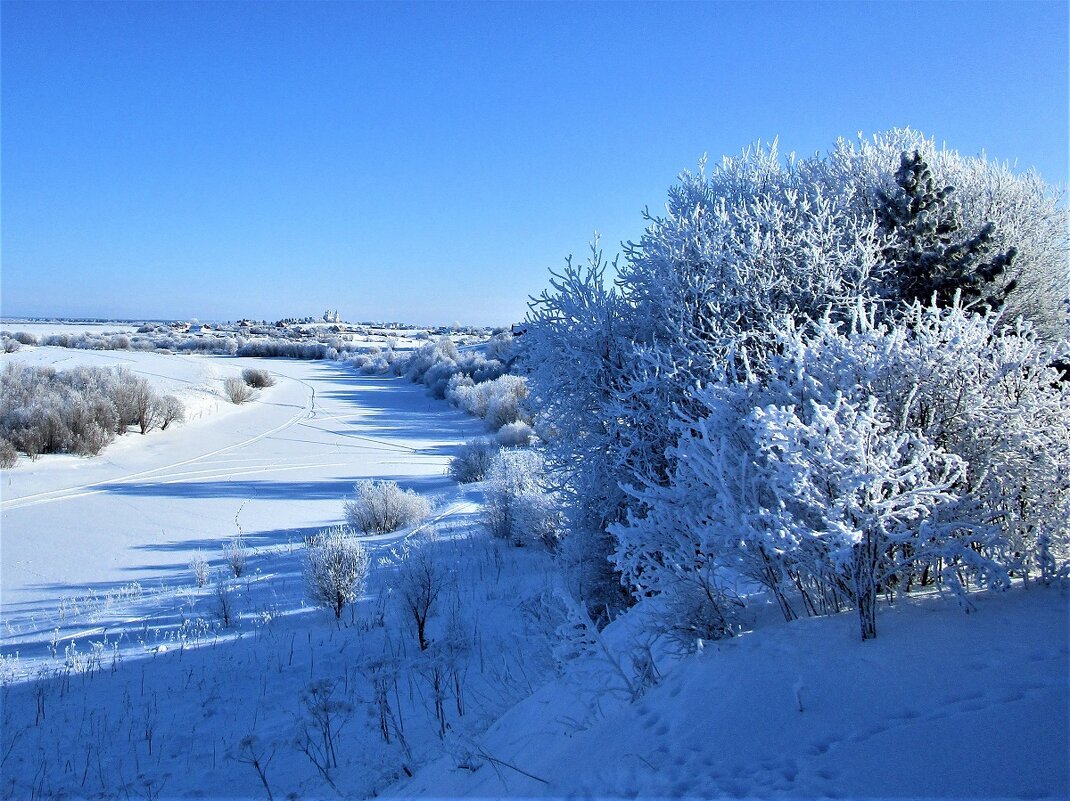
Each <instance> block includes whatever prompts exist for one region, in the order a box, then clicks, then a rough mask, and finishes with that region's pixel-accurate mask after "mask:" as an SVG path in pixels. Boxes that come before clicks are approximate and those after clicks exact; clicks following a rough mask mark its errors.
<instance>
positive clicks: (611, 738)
mask: <svg viewBox="0 0 1070 801" xmlns="http://www.w3.org/2000/svg"><path fill="white" fill-rule="evenodd" d="M974 601H975V603H976V605H977V611H976V612H975V613H973V614H970V615H964V614H963V612H962V610H961V609H960V608H958V606H957V605H956V604H954V603H952V602H946V601H941V600H938V599H930V600H929V601H928V602H913V603H911V604H903V605H900V606H899V607H898V608H895V609H885V610H882V614H881V633H880V636H879V637H878V639H877V640H874V641H869V642H866V643H863V642H861V641H859V639H858V636H857V622H856V620H855V619H854V616H853V615H842V616H839V617H833V618H819V619H809V620H800V621H796V622H793V623H790V624H778V625H772V626H769V627H764V628H761V629H759V630H756V631H752V632H748V633H746V634H744V635H743V636H741V637H738V638H736V639H733V640H729V641H724V642H720V643H713V644H708V645H707V646H706V648H705V650H704V651H703V652H702V653H700V654H698V655H695V656H693V657H688V658H686V659H685V660H684V661H682V662H681V663H680V664H678V665H676V666H675V667H674V668H673V669H672V670H671V671H669V672H668V674H667V675H666V676H665V677H664V678H663V680H662V681H661V682H660V684H658V685H657V686H655V687H653V688H651V689H650V690H649V691H648V692H647V693H646V695H645V696H644V697H642V698H641V699H640V700H639V701H638V702H636V703H634V704H629V703H627V702H626V701H624V700H622V699H620V698H618V697H615V696H614V694H613V693H612V692H608V691H602V692H601V693H599V692H598V691H597V690H596V687H597V686H598V685H597V682H593V683H592V681H591V680H590V679H589V678H588V679H586V680H585V681H581V682H575V681H571V682H570V681H568V680H562V681H558V682H554V683H552V684H550V685H548V686H546V687H544V688H543V689H542V690H540V691H539V692H537V693H536V694H535V695H533V696H532V697H531V698H529V699H527V700H526V701H524V702H522V703H521V704H519V705H518V706H517V707H516V708H514V709H513V710H511V711H510V712H509V713H508V714H506V715H505V716H504V717H503V718H502V720H500V721H499V722H498V723H497V724H496V725H495V726H494V727H493V728H492V729H491V730H490V732H489V733H488V735H487V736H486V737H485V738H484V739H483V740H482V741H481V747H482V749H483V751H484V753H485V755H489V757H493V758H494V760H499V761H498V762H494V761H489V760H487V759H484V760H483V764H482V765H481V767H479V768H478V769H477V770H475V771H474V772H473V771H471V770H468V769H458V768H457V767H456V766H455V765H454V764H452V763H451V762H450V761H449V760H442V761H440V762H438V763H437V764H435V765H433V766H431V767H429V768H427V769H426V770H424V771H423V772H421V773H419V774H418V775H417V777H416V778H415V779H414V780H412V781H411V782H404V783H402V784H400V785H399V786H398V787H396V788H395V789H394V793H395V794H396V795H397V796H400V797H407V798H408V797H424V798H444V797H454V796H490V797H498V796H511V797H535V796H537V797H589V798H590V797H595V798H635V797H641V798H647V797H697V798H721V797H725V798H744V797H747V798H771V797H793V798H875V797H906V798H927V797H941V798H947V797H956V798H988V797H1009V798H1065V797H1067V795H1068V793H1070V782H1068V760H1070V756H1068V754H1070V743H1068V724H1070V713H1068V699H1067V683H1068V676H1070V672H1068V643H1067V629H1068V616H1067V611H1068V606H1067V593H1066V591H1065V589H1054V588H1050V589H1049V588H1033V589H1030V590H1028V591H1022V590H1016V591H1013V592H1011V593H1008V594H1006V595H1003V596H995V597H993V596H988V595H984V596H977V597H975V598H974ZM599 707H600V708H601V710H602V711H601V712H600V711H598V708H599ZM520 771H523V772H524V773H527V774H530V776H525V775H523V774H522V773H521V772H520ZM533 777H534V778H533Z"/></svg>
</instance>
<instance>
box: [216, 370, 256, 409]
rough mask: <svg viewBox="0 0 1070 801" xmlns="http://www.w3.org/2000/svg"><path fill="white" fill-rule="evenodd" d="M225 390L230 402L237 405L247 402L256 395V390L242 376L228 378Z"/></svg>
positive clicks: (224, 385)
mask: <svg viewBox="0 0 1070 801" xmlns="http://www.w3.org/2000/svg"><path fill="white" fill-rule="evenodd" d="M223 391H224V392H225V393H226V395H227V397H228V398H229V399H230V402H231V403H233V404H236V405H240V404H242V403H246V402H247V401H250V400H252V399H253V398H255V397H256V392H255V391H254V390H253V388H252V387H250V386H249V385H248V384H246V383H245V382H244V381H242V380H241V379H240V378H233V377H231V378H228V379H227V380H226V381H224V382H223Z"/></svg>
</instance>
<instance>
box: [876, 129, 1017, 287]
mask: <svg viewBox="0 0 1070 801" xmlns="http://www.w3.org/2000/svg"><path fill="white" fill-rule="evenodd" d="M895 183H896V186H897V187H898V191H895V192H893V193H892V194H887V193H885V192H878V193H877V196H878V207H877V219H878V222H879V223H880V225H881V228H882V229H883V230H884V231H885V232H886V233H888V234H891V236H892V243H891V244H890V245H889V246H888V247H887V248H885V250H884V258H885V260H886V261H887V263H888V264H889V265H890V266H891V267H892V268H893V269H892V271H891V273H890V277H889V281H890V283H891V291H892V293H893V294H894V296H895V297H896V298H897V299H901V300H905V301H907V302H908V303H909V302H913V301H915V300H920V301H921V302H922V303H925V304H927V303H929V302H930V301H933V300H935V303H936V305H937V306H942V307H944V306H949V305H951V303H952V302H953V300H954V298H955V295H956V293H960V294H961V298H962V301H963V303H965V304H967V305H972V306H981V307H982V308H985V307H987V308H999V307H1000V306H1002V305H1003V303H1004V302H1005V301H1006V299H1007V296H1008V295H1009V294H1010V293H1011V292H1013V291H1014V289H1015V286H1016V282H1015V281H1014V280H1011V281H1009V282H1007V283H1005V284H1003V285H1002V286H996V285H995V284H994V282H995V281H996V279H997V278H999V277H1000V276H1002V275H1003V274H1004V273H1006V271H1007V269H1008V267H1010V266H1011V262H1012V261H1013V260H1014V256H1015V253H1016V250H1015V248H1013V247H1012V248H1009V249H1008V250H1006V251H1004V252H993V251H994V245H993V241H992V240H993V232H994V226H993V224H992V223H991V222H988V223H985V224H984V225H983V226H982V227H981V229H980V230H979V231H977V233H975V234H974V235H973V236H963V232H962V231H961V226H960V224H959V221H958V209H957V206H956V204H955V202H954V201H953V200H952V197H951V196H952V194H953V193H954V191H955V188H954V187H953V186H944V187H939V186H938V185H937V183H936V180H935V179H934V177H933V174H932V171H931V170H930V169H929V165H928V164H927V163H926V162H925V160H924V159H923V158H922V157H921V154H920V153H918V151H916V150H915V151H914V153H913V154H909V153H906V152H904V153H903V154H902V155H901V160H900V165H899V169H898V170H897V171H896V173H895Z"/></svg>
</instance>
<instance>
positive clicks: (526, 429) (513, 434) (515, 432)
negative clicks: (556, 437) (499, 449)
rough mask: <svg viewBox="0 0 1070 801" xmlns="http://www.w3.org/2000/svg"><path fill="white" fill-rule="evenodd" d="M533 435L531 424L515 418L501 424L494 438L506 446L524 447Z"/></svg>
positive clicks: (528, 443)
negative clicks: (512, 420) (513, 420)
mask: <svg viewBox="0 0 1070 801" xmlns="http://www.w3.org/2000/svg"><path fill="white" fill-rule="evenodd" d="M534 436H535V432H534V431H533V430H532V428H531V426H529V425H528V424H527V423H525V422H524V421H523V420H517V421H515V422H512V423H506V424H505V425H504V426H502V427H501V428H500V429H499V430H498V433H497V434H496V435H495V439H497V440H498V444H499V445H501V446H503V447H506V448H526V447H527V446H528V445H530V444H531V439H532V437H534Z"/></svg>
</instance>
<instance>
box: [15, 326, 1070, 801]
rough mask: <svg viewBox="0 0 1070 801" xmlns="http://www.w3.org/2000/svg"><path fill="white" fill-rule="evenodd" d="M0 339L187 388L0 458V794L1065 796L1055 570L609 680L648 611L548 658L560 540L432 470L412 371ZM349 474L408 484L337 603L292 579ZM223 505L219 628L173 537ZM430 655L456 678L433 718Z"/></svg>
mask: <svg viewBox="0 0 1070 801" xmlns="http://www.w3.org/2000/svg"><path fill="white" fill-rule="evenodd" d="M0 360H17V361H18V362H19V363H24V364H55V365H56V366H57V367H64V366H73V365H74V364H92V365H97V366H107V365H109V364H120V363H121V364H124V365H125V366H127V367H129V368H130V369H132V370H134V371H135V372H136V373H138V374H139V375H143V376H145V377H147V378H149V379H150V380H151V381H152V383H153V384H154V386H156V387H157V388H158V389H160V390H161V391H168V392H174V393H176V394H179V395H180V396H181V397H182V399H183V401H184V402H186V404H187V406H188V407H190V408H191V409H192V410H193V413H192V414H191V415H190V420H189V421H188V422H186V423H184V424H180V425H176V426H173V427H171V428H169V429H168V430H167V431H163V432H161V431H152V432H150V433H149V434H147V435H145V436H142V435H140V434H136V433H131V434H127V435H124V436H123V437H121V438H119V440H117V441H116V442H115V443H114V444H112V445H111V446H109V447H108V448H106V449H105V450H104V451H103V452H102V454H101V455H100V456H98V457H94V458H89V459H87V458H81V457H71V456H42V457H41V458H40V459H39V460H38V461H37V462H30V461H29V460H27V459H25V458H22V459H20V463H19V465H18V466H17V467H16V468H15V469H13V470H5V471H4V472H3V473H2V474H0V475H2V488H0V493H2V494H0V511H2V517H0V522H2V530H0V549H2V551H0V557H2V558H0V589H2V596H0V612H2V617H3V631H2V632H0V716H2V720H0V758H2V759H3V763H2V764H3V777H2V782H0V787H2V788H3V789H2V792H0V797H2V798H11V799H23V798H31V797H65V798H111V797H144V798H161V799H171V798H220V799H222V798H228V799H252V798H264V797H268V795H271V796H273V797H274V798H278V799H281V798H288V797H293V798H304V799H313V798H334V797H344V798H361V797H366V796H369V795H371V794H378V795H388V796H391V797H404V798H445V797H566V796H568V797H593V798H600V799H601V798H605V799H608V798H623V797H643V798H653V797H659V798H660V797H688V798H695V797H701V798H720V797H726V798H727V797H755V798H769V797H791V798H833V797H843V798H872V797H910V798H925V797H958V798H982V797H993V798H994V797H1010V798H1065V797H1068V796H1070V765H1068V754H1070V742H1068V723H1070V710H1068V703H1070V702H1068V688H1067V685H1068V682H1067V676H1068V675H1070V647H1068V628H1070V626H1068V621H1070V601H1068V594H1067V589H1066V588H1065V586H1061V585H1058V584H1057V585H1055V586H1052V587H1041V586H1037V585H1032V586H1030V587H1029V588H1028V589H1022V588H1020V587H1016V588H1015V589H1013V590H1011V591H1010V592H1007V593H1003V594H988V593H979V594H972V595H971V596H970V598H971V600H972V601H973V603H974V604H975V606H976V610H975V611H974V612H973V613H971V614H968V615H967V614H964V612H963V610H962V609H961V608H960V607H959V605H958V604H957V603H956V602H955V601H953V600H949V599H942V598H939V597H937V596H921V597H918V598H913V599H911V600H910V601H909V602H900V603H898V604H897V605H896V606H895V607H894V608H889V607H887V606H886V605H885V604H883V603H882V605H881V607H880V610H879V612H878V616H879V623H880V628H879V636H878V637H877V638H876V639H875V640H870V641H867V642H861V641H859V638H858V632H857V625H858V624H857V618H856V616H855V615H854V614H853V613H848V614H844V615H840V616H836V617H828V618H813V619H806V620H797V621H794V622H791V623H784V622H780V621H779V620H777V614H776V611H775V610H774V609H771V608H769V609H765V610H759V611H758V612H756V613H754V614H753V615H752V617H751V618H749V619H748V623H747V629H748V630H747V631H745V632H744V633H743V634H742V635H740V636H738V637H735V638H733V639H730V640H724V641H718V642H707V643H704V645H703V648H702V649H701V650H700V652H699V653H696V654H694V655H691V656H683V657H678V656H672V655H670V654H667V653H664V648H663V645H664V643H662V642H659V643H656V644H655V646H656V647H655V653H656V655H657V658H658V661H657V667H658V671H659V678H658V680H657V681H656V682H654V683H653V684H652V685H651V686H648V687H646V689H645V692H643V694H642V695H641V697H639V698H638V699H637V700H634V701H633V700H631V698H630V695H631V694H630V693H629V692H626V691H625V690H624V687H623V679H622V674H621V673H620V672H619V671H618V668H623V670H624V671H625V673H624V675H625V676H627V675H630V669H631V666H632V664H633V662H632V656H633V652H634V642H635V639H634V638H635V636H636V635H637V633H639V632H641V631H642V630H643V624H644V616H645V615H647V614H648V613H649V611H650V610H649V609H648V608H647V607H646V606H645V605H640V606H639V607H637V608H636V609H634V610H632V611H631V612H629V613H628V614H626V615H624V616H623V617H621V618H619V619H618V620H616V621H615V622H614V623H612V624H611V625H610V626H609V627H608V628H607V629H606V630H605V632H603V635H604V641H605V643H606V647H607V649H608V651H607V652H595V653H592V654H590V655H588V656H583V657H580V658H578V659H574V660H571V661H564V660H563V659H562V658H561V650H562V649H561V648H560V644H561V643H560V636H561V631H562V629H561V627H560V626H559V624H560V623H561V620H560V618H559V617H555V613H554V611H553V610H554V606H553V603H552V602H551V601H547V600H546V598H547V597H548V596H550V597H552V594H553V591H554V589H555V588H558V587H559V584H560V577H559V576H560V572H559V570H558V569H557V567H556V566H555V564H554V562H553V560H552V558H551V557H550V555H549V554H547V553H546V552H545V551H544V550H543V549H541V548H539V547H536V546H530V547H524V548H516V547H513V546H511V545H509V544H508V543H505V542H503V541H500V540H495V539H493V538H491V537H489V536H488V534H487V533H486V529H485V528H484V526H483V525H482V523H481V520H480V517H481V513H482V508H483V503H484V498H483V490H484V488H485V487H484V485H480V484H472V485H463V486H458V485H457V484H455V483H454V482H453V481H451V480H449V479H448V478H447V477H446V475H445V468H446V465H447V463H448V460H449V458H450V456H451V455H452V454H453V453H455V452H456V450H457V448H458V447H459V446H460V444H461V443H462V442H464V441H465V440H467V439H470V438H472V437H474V436H478V435H479V434H480V433H483V432H484V425H483V423H482V422H481V421H479V420H476V419H474V418H471V417H468V416H466V415H464V414H462V413H461V412H458V411H457V410H454V409H451V408H450V407H449V406H448V405H447V404H446V403H445V402H442V401H435V400H432V399H431V398H429V397H428V396H427V394H426V393H425V389H424V388H423V387H420V386H415V385H412V384H410V383H408V382H406V381H405V380H403V379H398V378H390V377H381V376H363V375H358V374H356V373H355V372H353V371H350V370H347V369H345V368H343V367H341V366H338V365H335V364H332V363H329V362H301V361H291V360H286V359H237V358H228V357H219V356H214V357H204V356H196V355H182V356H179V355H169V354H159V353H140V352H138V353H130V352H125V351H112V352H98V351H72V350H63V349H58V348H44V347H42V348H32V347H24V348H22V349H20V350H19V351H17V352H16V353H14V354H5V355H3V356H0ZM246 367H258V368H263V369H266V370H268V371H269V372H270V373H271V374H272V375H273V376H275V378H276V379H277V383H276V385H275V386H273V387H270V388H267V389H265V390H262V391H261V392H260V394H259V395H258V397H257V399H256V400H255V401H253V402H252V403H249V404H246V405H243V406H240V407H239V406H234V405H233V404H230V403H228V402H226V400H225V399H224V398H223V395H222V383H223V380H224V379H225V378H226V377H229V376H233V375H237V374H239V373H240V371H241V369H243V368H246ZM362 478H376V479H383V478H390V479H394V480H397V481H398V482H399V484H400V485H401V486H402V487H404V488H412V489H415V490H417V491H418V492H420V493H421V494H424V495H426V496H428V497H430V498H432V499H433V500H434V501H435V504H436V507H435V511H434V512H433V514H432V519H431V520H430V521H428V522H427V523H426V524H424V525H421V526H418V527H416V528H414V529H411V530H403V531H399V532H395V533H392V534H386V535H381V536H378V537H366V538H363V539H364V542H365V544H366V547H367V548H368V549H369V550H370V552H371V557H372V569H371V574H370V576H369V580H368V586H367V589H366V591H365V593H364V595H363V597H362V598H361V599H360V600H359V601H358V602H357V603H355V604H353V605H351V606H349V607H347V608H346V610H345V611H344V612H343V615H342V618H341V620H340V621H337V622H336V621H335V619H334V614H333V612H331V611H330V610H326V609H321V608H315V607H313V606H311V605H310V602H309V600H308V598H307V595H306V592H305V589H304V584H303V580H302V568H303V565H304V560H305V554H304V537H305V536H306V535H308V534H313V533H316V532H318V531H319V530H321V529H323V528H326V527H328V526H332V525H337V524H338V523H340V522H341V521H342V517H343V500H344V497H345V495H346V494H347V493H350V492H351V490H352V485H353V483H354V481H356V480H358V479H362ZM239 528H240V531H241V533H242V534H243V535H244V538H245V540H246V543H247V544H248V546H249V548H250V554H249V564H248V567H247V570H246V572H245V573H244V574H243V576H242V577H241V578H237V579H233V578H226V580H225V582H224V583H222V585H221V586H222V589H223V594H224V595H225V596H226V597H227V598H228V600H229V601H230V603H231V604H232V605H233V606H234V609H235V613H236V615H237V621H236V623H235V624H234V625H232V626H230V627H224V626H222V625H221V623H220V620H219V615H218V603H219V597H218V595H217V591H216V586H214V585H213V584H209V586H206V587H201V588H198V587H196V586H195V585H194V577H193V574H192V572H191V571H190V569H189V567H188V564H189V561H190V559H191V558H192V557H193V556H194V555H195V554H196V553H198V552H202V553H203V554H204V555H205V556H206V557H207V558H208V559H209V561H210V563H211V568H212V572H213V574H214V576H213V582H216V583H218V582H220V580H221V579H223V578H225V575H224V567H225V565H224V562H223V558H222V551H221V549H222V547H223V545H224V544H226V543H228V542H230V541H232V538H233V537H234V535H235V534H237V533H238V531H239ZM417 548H418V549H421V551H422V552H423V553H425V554H428V555H430V556H431V557H432V558H433V560H434V563H435V564H436V565H439V566H441V567H442V575H443V587H444V589H443V594H442V596H441V601H440V602H439V604H438V606H437V607H436V608H435V610H434V611H433V613H432V616H431V620H430V622H429V628H428V635H429V639H430V641H431V647H430V648H429V649H428V650H427V651H421V650H420V649H419V647H418V644H417V642H416V639H415V635H414V634H413V632H412V625H411V623H410V622H409V620H408V619H407V617H406V616H405V610H404V609H403V608H402V607H401V606H400V605H399V603H398V600H397V599H398V595H399V593H398V592H397V588H398V586H399V582H400V581H402V580H403V578H402V576H403V572H402V570H401V568H402V566H403V565H404V564H405V563H406V561H407V560H408V559H409V558H410V557H411V555H412V553H413V550H414V549H417ZM607 654H608V655H607ZM610 660H613V662H615V663H616V664H615V665H614V664H611V662H610ZM435 671H439V675H444V676H446V677H448V678H450V679H456V680H457V685H456V687H458V688H459V689H454V687H455V685H452V684H450V685H449V687H450V688H451V689H450V690H449V692H447V693H446V694H445V696H444V699H443V700H444V705H445V710H444V716H445V720H446V723H447V725H446V731H445V733H444V734H443V735H442V736H441V737H440V736H439V726H438V722H437V718H436V713H435V703H434V697H433V695H434V693H433V686H434V685H433V683H432V682H433V680H434V676H435V675H436V673H435ZM377 677H379V678H383V677H385V679H383V680H384V681H385V682H386V683H385V685H383V686H387V687H388V698H389V704H390V709H391V713H392V714H393V715H394V716H395V720H396V724H392V725H393V727H392V728H391V727H388V729H389V732H390V735H391V739H390V742H389V743H387V742H385V741H384V739H383V737H382V736H381V730H380V719H379V717H378V711H377V710H378V707H377V705H376V694H375V692H376V690H375V687H376V684H375V681H376V678H377ZM317 693H318V694H319V696H318V697H325V698H328V699H329V700H330V709H331V710H333V711H332V714H333V715H334V716H335V717H334V719H333V724H332V725H333V726H334V728H333V729H332V741H333V742H334V743H335V744H336V746H337V748H336V751H337V766H330V767H328V768H327V770H326V771H321V770H319V769H318V768H317V767H316V766H315V764H314V762H313V759H312V758H310V756H309V755H308V754H306V753H305V751H306V750H309V751H311V753H312V755H313V756H315V754H316V751H315V746H316V743H319V742H321V739H320V734H321V729H319V728H318V727H317V723H316V716H315V714H314V706H315V705H314V703H313V701H314V700H315V697H317V696H316V694H317ZM462 712H463V713H462ZM399 733H400V734H402V735H403V736H404V738H405V742H404V743H402V742H401V740H400V739H399V736H398V735H399ZM254 760H255V761H256V762H257V763H258V764H259V765H260V767H261V768H262V769H263V771H264V778H263V779H261V777H260V776H259V775H258V773H257V770H256V769H255V767H254V765H253V762H254ZM409 773H412V774H414V775H413V776H411V777H410V776H409V775H408V774H409Z"/></svg>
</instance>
